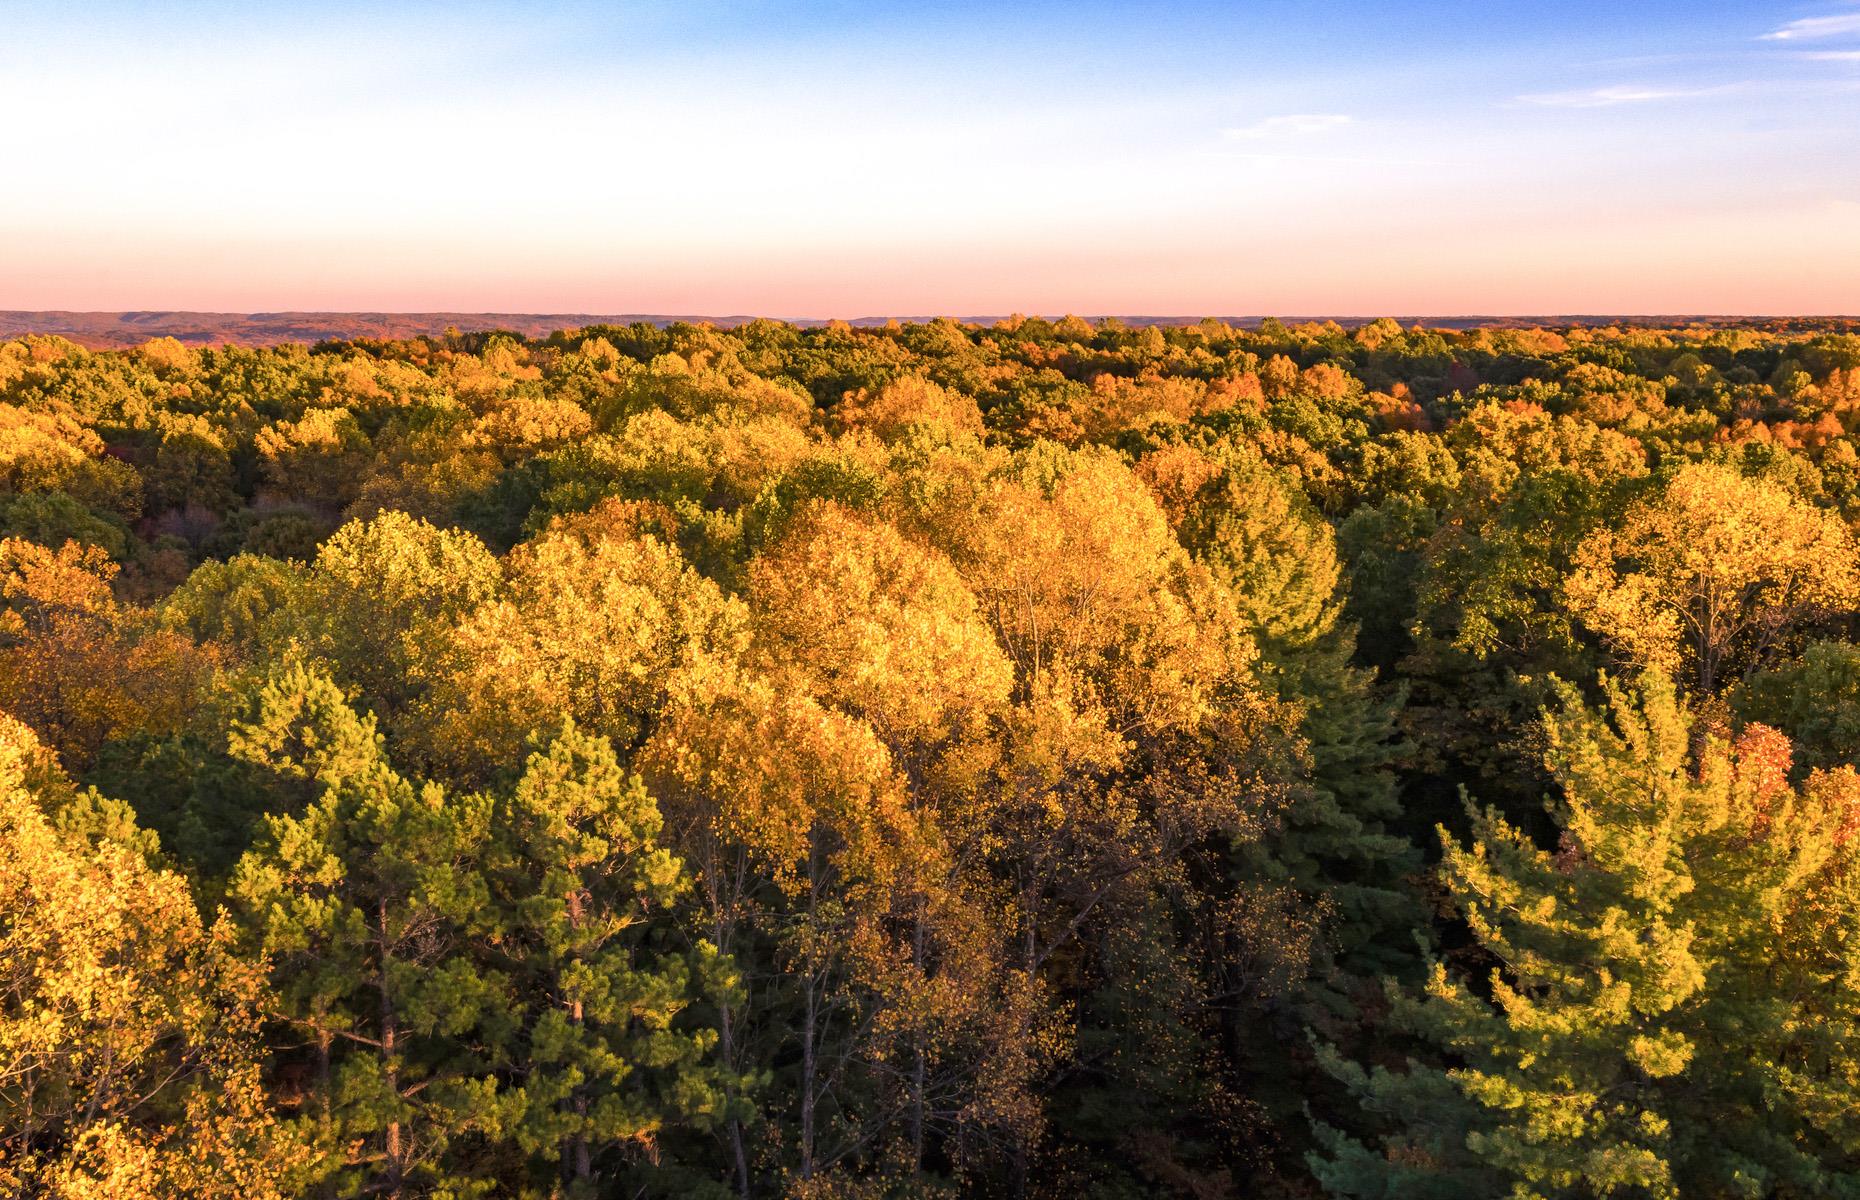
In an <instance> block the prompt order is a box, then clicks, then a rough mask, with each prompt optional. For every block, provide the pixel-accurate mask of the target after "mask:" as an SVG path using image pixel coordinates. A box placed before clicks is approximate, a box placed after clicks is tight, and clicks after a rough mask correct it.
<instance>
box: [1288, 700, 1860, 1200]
mask: <svg viewBox="0 0 1860 1200" xmlns="http://www.w3.org/2000/svg"><path fill="white" fill-rule="evenodd" d="M1606 690H1607V693H1608V700H1609V707H1608V710H1607V711H1606V712H1603V711H1596V710H1593V709H1590V708H1588V707H1586V706H1584V705H1583V704H1582V703H1581V701H1580V699H1579V697H1578V696H1577V694H1576V693H1575V692H1574V690H1573V689H1570V688H1568V687H1566V686H1565V687H1564V688H1563V689H1562V703H1561V707H1560V708H1559V709H1557V710H1556V711H1554V712H1551V713H1550V714H1548V715H1547V716H1546V717H1545V721H1544V733H1545V738H1546V744H1547V746H1548V751H1547V763H1548V766H1549V769H1550V771H1551V774H1552V776H1553V777H1554V779H1555V780H1556V782H1557V784H1558V786H1559V789H1560V794H1559V795H1558V797H1557V798H1556V800H1555V801H1553V804H1552V810H1553V813H1554V815H1555V817H1556V818H1557V824H1558V826H1559V827H1560V829H1561V831H1562V841H1561V844H1560V846H1559V847H1558V848H1556V849H1554V850H1548V849H1544V848H1543V847H1540V846H1538V845H1536V844H1534V843H1533V842H1532V841H1531V840H1530V839H1529V838H1528V837H1527V836H1526V835H1525V834H1523V833H1522V832H1520V831H1519V830H1518V829H1517V828H1516V827H1515V826H1513V825H1512V824H1511V823H1510V822H1508V821H1507V820H1506V819H1505V818H1504V817H1502V816H1501V815H1500V814H1498V813H1497V812H1495V811H1492V810H1484V811H1477V810H1475V811H1474V812H1473V814H1472V817H1473V825H1474V841H1473V843H1472V845H1471V846H1469V847H1462V846H1460V845H1458V844H1456V843H1455V842H1453V841H1452V840H1451V839H1450V838H1449V837H1448V836H1447V835H1446V834H1445V832H1444V831H1443V832H1442V840H1443V842H1444V843H1445V857H1444V861H1443V863H1442V866H1441V874H1442V878H1443V882H1444V884H1445V887H1446V890H1447V891H1448V893H1449V894H1450V895H1451V897H1452V899H1453V900H1454V902H1455V904H1456V906H1457V908H1458V910H1459V913H1460V915H1461V916H1462V917H1463V919H1464V920H1465V922H1466V924H1467V927H1468V928H1469V930H1470V932H1471V934H1472V937H1473V939H1474V942H1475V945H1476V947H1477V949H1478V951H1479V953H1480V954H1481V956H1482V957H1483V958H1484V959H1485V960H1486V961H1489V962H1490V963H1491V964H1492V966H1491V970H1490V973H1489V977H1488V978H1486V979H1485V980H1483V981H1481V980H1476V979H1471V978H1467V977H1465V976H1463V975H1461V974H1458V973H1455V972H1453V971H1450V970H1449V969H1448V968H1447V966H1446V965H1445V964H1442V963H1436V964H1435V965H1434V967H1433V970H1432V974H1431V977H1430V979H1429V981H1428V984H1427V987H1426V989H1425V993H1424V994H1421V995H1415V994H1411V993H1408V992H1405V991H1402V990H1400V989H1392V993H1391V998H1392V1002H1393V1009H1394V1012H1393V1018H1394V1022H1395V1025H1396V1027H1397V1028H1398V1029H1399V1030H1401V1031H1404V1032H1406V1033H1409V1034H1411V1035H1413V1036H1415V1037H1416V1038H1418V1039H1419V1040H1420V1041H1421V1042H1422V1043H1423V1044H1424V1045H1426V1046H1430V1047H1432V1049H1433V1051H1434V1057H1433V1058H1432V1059H1431V1060H1430V1061H1425V1062H1423V1061H1413V1062H1410V1064H1409V1066H1408V1069H1407V1070H1406V1071H1393V1070H1389V1069H1386V1068H1385V1067H1382V1066H1376V1067H1374V1068H1373V1069H1367V1070H1366V1069H1364V1068H1363V1067H1361V1066H1358V1065H1356V1064H1354V1063H1351V1062H1347V1061H1345V1060H1343V1059H1342V1058H1341V1056H1339V1055H1337V1054H1336V1053H1334V1052H1331V1053H1328V1054H1327V1055H1326V1060H1327V1065H1328V1067H1329V1069H1331V1070H1332V1071H1333V1072H1334V1073H1335V1074H1337V1075H1338V1076H1339V1077H1340V1078H1342V1079H1343V1080H1344V1081H1345V1082H1347V1083H1348V1084H1349V1085H1350V1086H1351V1087H1352V1088H1353V1089H1354V1090H1355V1092H1356V1093H1357V1095H1358V1097H1359V1098H1360V1100H1361V1102H1362V1104H1363V1106H1364V1108H1365V1110H1366V1111H1367V1112H1368V1113H1370V1114H1372V1115H1373V1116H1374V1117H1376V1118H1378V1119H1380V1120H1381V1121H1383V1122H1385V1131H1384V1132H1383V1134H1382V1135H1381V1136H1380V1137H1379V1138H1378V1139H1375V1140H1374V1141H1373V1142H1368V1143H1366V1142H1364V1141H1360V1140H1357V1139H1355V1138H1353V1137H1350V1136H1348V1135H1346V1134H1344V1133H1341V1132H1338V1131H1335V1130H1326V1131H1324V1132H1325V1142H1326V1146H1327V1149H1326V1151H1325V1152H1324V1153H1320V1154H1315V1155H1313V1156H1312V1160H1311V1162H1312V1168H1313V1170H1314V1171H1315V1172H1316V1174H1317V1176H1318V1178H1319V1179H1320V1180H1321V1181H1322V1183H1323V1184H1324V1186H1325V1187H1326V1188H1327V1189H1328V1190H1329V1191H1330V1192H1331V1193H1332V1194H1333V1195H1338V1196H1358V1197H1370V1196H1374V1197H1384V1196H1466V1195H1498V1194H1501V1193H1503V1194H1508V1195H1512V1196H1515V1197H1518V1198H1519V1200H1523V1198H1525V1197H1544V1198H1546V1200H1547V1198H1549V1197H1565V1196H1567V1197H1579V1196H1594V1195H1617V1194H1618V1195H1647V1196H1658V1197H1677V1196H1681V1195H1683V1196H1687V1197H1716V1196H1725V1197H1730V1196H1756V1195H1768V1196H1821V1195H1831V1194H1852V1192H1853V1190H1854V1189H1855V1188H1857V1187H1860V1158H1855V1157H1854V1155H1853V1152H1852V1147H1853V1142H1852V1140H1851V1137H1852V1130H1851V1119H1849V1118H1836V1119H1834V1120H1833V1122H1832V1124H1830V1122H1829V1119H1828V1118H1829V1117H1830V1116H1831V1115H1832V1114H1835V1113H1838V1112H1841V1111H1842V1110H1843V1106H1844V1107H1845V1108H1846V1109H1851V1107H1852V1105H1853V1103H1854V1101H1855V1100H1856V1099H1860V1095H1856V1093H1855V1091H1854V1087H1853V1084H1854V1080H1855V1078H1856V1077H1855V1076H1854V1074H1853V1073H1852V1071H1851V1061H1852V1060H1851V1057H1850V1056H1845V1055H1842V1054H1839V1053H1832V1052H1831V1050H1832V1043H1831V1042H1830V1041H1829V1039H1828V1038H1827V1037H1826V1035H1825V1034H1821V1033H1818V1032H1817V1031H1819V1030H1820V1029H1822V1028H1823V1027H1825V1025H1826V1023H1827V1022H1828V1020H1829V1019H1830V1018H1831V1017H1834V1016H1836V1015H1838V1014H1846V1013H1849V1012H1852V1011H1853V1006H1854V1002H1855V998H1856V996H1855V993H1854V991H1853V988H1854V984H1855V978H1854V974H1853V971H1852V969H1851V967H1849V966H1848V965H1847V962H1846V960H1845V959H1844V958H1843V957H1842V954H1843V953H1844V952H1845V951H1846V949H1847V948H1850V947H1851V946H1852V945H1853V944H1854V938H1855V936H1856V933H1857V926H1860V909H1857V908H1856V907H1855V906H1854V905H1853V902H1852V901H1853V890H1854V884H1853V883H1852V881H1851V879H1850V878H1849V877H1850V875H1851V874H1852V872H1851V870H1850V869H1849V863H1848V858H1849V857H1850V855H1851V846H1850V842H1849V839H1848V834H1849V832H1850V829H1851V825H1852V822H1853V819H1854V813H1853V811H1852V809H1851V802H1850V799H1849V797H1850V796H1851V795H1852V794H1853V792H1852V785H1851V773H1850V772H1849V773H1843V774H1842V775H1840V776H1828V775H1819V776H1816V777H1815V778H1814V779H1813V780H1812V781H1811V783H1810V786H1809V787H1808V788H1807V789H1805V790H1803V791H1797V790H1795V789H1793V788H1792V787H1791V786H1790V784H1789V781H1788V768H1789V753H1788V743H1787V740H1786V739H1784V738H1783V737H1782V736H1781V735H1780V734H1777V733H1776V732H1775V731H1774V730H1770V729H1767V728H1765V727H1763V726H1751V727H1749V728H1747V729H1746V730H1745V731H1744V732H1743V734H1742V735H1741V736H1740V737H1739V738H1737V739H1736V740H1735V741H1728V740H1726V739H1725V738H1723V737H1721V736H1717V735H1714V734H1712V733H1711V732H1710V731H1703V734H1704V735H1703V736H1702V737H1700V738H1698V739H1697V740H1695V738H1694V729H1693V723H1692V721H1691V720H1690V719H1689V718H1688V715H1687V714H1686V712H1685V711H1684V710H1683V709H1682V707H1681V706H1680V704H1679V703H1678V701H1677V700H1676V698H1675V696H1674V691H1673V687H1672V684H1671V683H1670V682H1669V681H1668V680H1666V679H1665V678H1664V677H1654V676H1650V677H1649V678H1648V679H1647V681H1646V682H1645V683H1644V684H1643V685H1642V688H1641V690H1640V692H1639V693H1638V694H1630V693H1628V692H1626V691H1624V690H1622V689H1620V688H1618V687H1615V686H1612V685H1610V686H1608V687H1607V689H1606ZM1811 1108H1813V1109H1815V1110H1816V1111H1817V1112H1819V1113H1821V1114H1822V1116H1821V1117H1819V1118H1817V1117H1814V1116H1811V1112H1810V1109H1811ZM1837 1126H1838V1128H1837ZM1843 1138H1845V1139H1846V1140H1845V1141H1843Z"/></svg>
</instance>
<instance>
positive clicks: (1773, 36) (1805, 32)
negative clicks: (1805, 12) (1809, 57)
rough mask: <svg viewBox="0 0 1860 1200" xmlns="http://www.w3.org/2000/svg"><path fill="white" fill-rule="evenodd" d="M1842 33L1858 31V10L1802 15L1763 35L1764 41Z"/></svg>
mask: <svg viewBox="0 0 1860 1200" xmlns="http://www.w3.org/2000/svg"><path fill="white" fill-rule="evenodd" d="M1843 33H1860V12H1849V13H1834V14H1831V15H1829V16H1825V17H1803V18H1802V19H1801V20H1798V21H1791V22H1789V23H1788V24H1787V25H1784V26H1782V27H1781V28H1779V29H1772V30H1771V31H1770V32H1768V33H1766V34H1764V35H1763V39H1762V40H1764V41H1766V42H1796V41H1807V40H1810V39H1812V38H1825V37H1838V36H1840V35H1841V34H1843Z"/></svg>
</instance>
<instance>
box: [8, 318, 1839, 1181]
mask: <svg viewBox="0 0 1860 1200" xmlns="http://www.w3.org/2000/svg"><path fill="white" fill-rule="evenodd" d="M1857 432H1860V330H1856V329H1854V328H1843V327H1835V326H1827V327H1811V328H1804V327H1800V326H1788V325H1767V326H1766V325H1763V324H1761V323H1752V324H1746V325H1742V326H1727V325H1725V324H1723V323H1717V324H1713V325H1711V326H1697V327H1673V328H1644V327H1633V328H1623V327H1576V326H1570V327H1559V328H1482V329H1462V330H1445V329H1428V328H1421V327H1418V326H1417V327H1412V328H1410V327H1404V326H1402V325H1401V324H1399V323H1397V322H1395V321H1392V320H1387V319H1383V320H1378V321H1374V322H1370V323H1366V324H1362V325H1359V326H1357V327H1354V328H1347V329H1346V328H1344V327H1343V326H1341V325H1339V324H1337V323H1334V322H1326V323H1322V324H1303V325H1295V326H1288V325H1285V324H1282V323H1279V322H1276V321H1268V322H1266V323H1265V324H1264V325H1263V326H1261V327H1259V328H1256V329H1240V328H1235V327H1232V326H1229V325H1227V324H1223V323H1221V322H1217V321H1204V322H1201V323H1199V324H1192V325H1181V326H1170V327H1163V326H1155V325H1125V324H1123V323H1121V322H1119V321H1116V320H1102V321H1096V322H1091V321H1086V320H1082V319H1080V318H1078V317H1066V318H1064V319H1062V320H1048V319H1042V318H1032V317H1014V318H1010V319H1008V320H1004V321H1000V322H997V323H994V324H991V325H979V324H968V323H959V322H955V321H949V320H938V321H933V322H927V323H914V324H901V323H897V322H893V323H892V324H890V325H887V326H878V327H864V328H854V327H851V326H848V325H845V324H843V323H832V324H828V325H826V326H823V327H818V328H800V327H796V326H793V325H788V324H782V323H778V322H773V321H754V322H750V323H748V324H745V325H741V326H738V327H734V328H720V327H714V326H711V325H706V324H673V325H669V326H664V327H661V326H656V325H651V324H644V323H641V324H634V325H627V326H598V327H590V328H583V329H577V330H571V331H564V332H558V333H554V334H552V335H549V336H547V337H540V338H531V337H524V336H520V335H517V334H511V333H471V334H458V333H452V334H448V335H446V336H438V337H420V338H414V339H410V340H394V341H389V340H354V341H329V342H322V343H318V344H316V345H314V346H306V345H301V344H285V345H279V346H274V347H268V348H262V349H253V348H240V347H235V346H225V347H221V348H217V349H200V348H190V347H186V346H183V345H182V344H180V343H179V342H176V341H173V340H171V339H159V340H155V341H151V342H148V343H146V344H143V345H141V346H139V347H136V348H133V349H126V350H110V351H88V350H85V349H83V348H81V347H79V346H77V345H75V344H73V343H71V342H67V341H64V340H62V339H59V338H54V337H44V336H28V337H22V338H19V339H16V340H12V341H7V342H0V1188H3V1189H4V1190H5V1191H6V1192H7V1193H8V1194H13V1195H21V1196H28V1197H61V1198H63V1197H69V1198H73V1200H76V1198H79V1197H104V1196H108V1197H113V1198H125V1197H126V1198H138V1197H147V1198H150V1200H154V1198H158V1197H159V1198H168V1197H176V1198H179V1197H227V1198H231V1197H259V1198H265V1197H276V1198H277V1200H287V1198H295V1197H305V1198H309V1197H337V1196H341V1197H348V1196H382V1197H390V1198H393V1200H412V1198H414V1197H435V1198H440V1197H443V1198H447V1200H454V1198H456V1200H463V1198H466V1197H478V1196H484V1197H489V1196H512V1197H534V1198H538V1200H541V1198H544V1197H562V1198H577V1200H591V1198H594V1197H620V1196H626V1197H637V1196H714V1197H720V1198H721V1197H731V1196H735V1197H744V1198H748V1197H774V1196H794V1197H803V1198H809V1200H814V1198H818V1200H827V1198H847V1200H852V1198H856V1197H927V1196H939V1195H950V1196H954V1195H982V1196H993V1195H1000V1196H1015V1197H1032V1198H1048V1197H1050V1198H1055V1200H1057V1198H1059V1197H1073V1196H1089V1197H1100V1198H1104V1200H1113V1198H1116V1197H1135V1196H1156V1195H1161V1196H1168V1195H1176V1196H1183V1197H1192V1198H1196V1200H1214V1198H1218V1197H1224V1196H1233V1197H1240V1196H1267V1197H1270V1196H1280V1197H1308V1196H1316V1195H1330V1196H1336V1197H1362V1198H1370V1197H1375V1198H1384V1197H1432V1196H1438V1197H1458V1196H1493V1197H1497V1196H1509V1197H1515V1198H1518V1200H1524V1198H1528V1197H1540V1198H1544V1200H1550V1198H1554V1197H1572V1198H1573V1197H1594V1196H1621V1197H1627V1196H1646V1197H1679V1196H1685V1197H1707V1198H1708V1197H1753V1196H1765V1197H1768V1196H1774V1197H1821V1196H1841V1195H1856V1194H1860V871H1857V870H1856V866H1857V865H1860V864H1856V863H1855V862H1850V861H1849V860H1850V859H1853V858H1855V856H1856V854H1860V838H1856V836H1855V834H1856V831H1860V773H1856V766H1857V765H1860V647H1857V646H1856V645H1855V643H1854V637H1855V634H1856V625H1855V617H1856V612H1857V611H1860V544H1857V543H1856V530H1857V529H1860V525H1857V524H1856V523H1857V522H1860V452H1857V451H1860V436H1857Z"/></svg>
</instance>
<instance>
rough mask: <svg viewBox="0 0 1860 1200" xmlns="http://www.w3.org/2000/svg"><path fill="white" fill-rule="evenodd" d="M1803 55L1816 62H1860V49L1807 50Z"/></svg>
mask: <svg viewBox="0 0 1860 1200" xmlns="http://www.w3.org/2000/svg"><path fill="white" fill-rule="evenodd" d="M1802 57H1803V58H1808V59H1813V60H1814V61H1815V62H1850V63H1860V50H1806V51H1803V53H1802Z"/></svg>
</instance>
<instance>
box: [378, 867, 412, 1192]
mask: <svg viewBox="0 0 1860 1200" xmlns="http://www.w3.org/2000/svg"><path fill="white" fill-rule="evenodd" d="M375 916H376V920H377V922H378V925H377V936H378V938H379V942H378V943H377V944H378V946H379V949H380V955H381V958H380V962H379V963H378V964H377V966H376V971H377V976H376V979H377V986H378V988H379V990H380V993H381V1069H382V1075H383V1077H384V1078H385V1079H386V1081H387V1087H388V1092H389V1094H390V1095H392V1096H393V1097H394V1101H395V1103H397V1104H398V1103H399V1102H400V1069H399V1067H398V1066H397V1065H396V1063H395V1061H394V1055H395V1054H396V1052H397V1047H396V1044H395V1043H396V1040H397V1036H398V1033H399V1029H398V1026H397V1025H396V1022H395V1017H394V998H393V996H392V995H391V994H390V993H389V991H388V978H387V976H388V972H387V968H388V906H387V901H386V900H382V901H380V902H379V903H378V904H377V905H376V907H375ZM383 1143H384V1144H383V1146H382V1149H383V1151H384V1156H383V1163H382V1169H383V1170H384V1171H385V1172H386V1178H385V1181H384V1182H385V1184H386V1186H385V1187H384V1188H383V1189H382V1193H383V1195H385V1196H387V1197H388V1200H400V1197H401V1189H402V1187H403V1186H404V1180H405V1177H406V1163H405V1159H404V1157H403V1156H404V1153H405V1151H404V1150H403V1149H402V1146H401V1129H400V1120H399V1119H398V1118H394V1119H390V1120H389V1121H388V1123H387V1129H386V1130H385V1134H384V1138H383Z"/></svg>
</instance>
